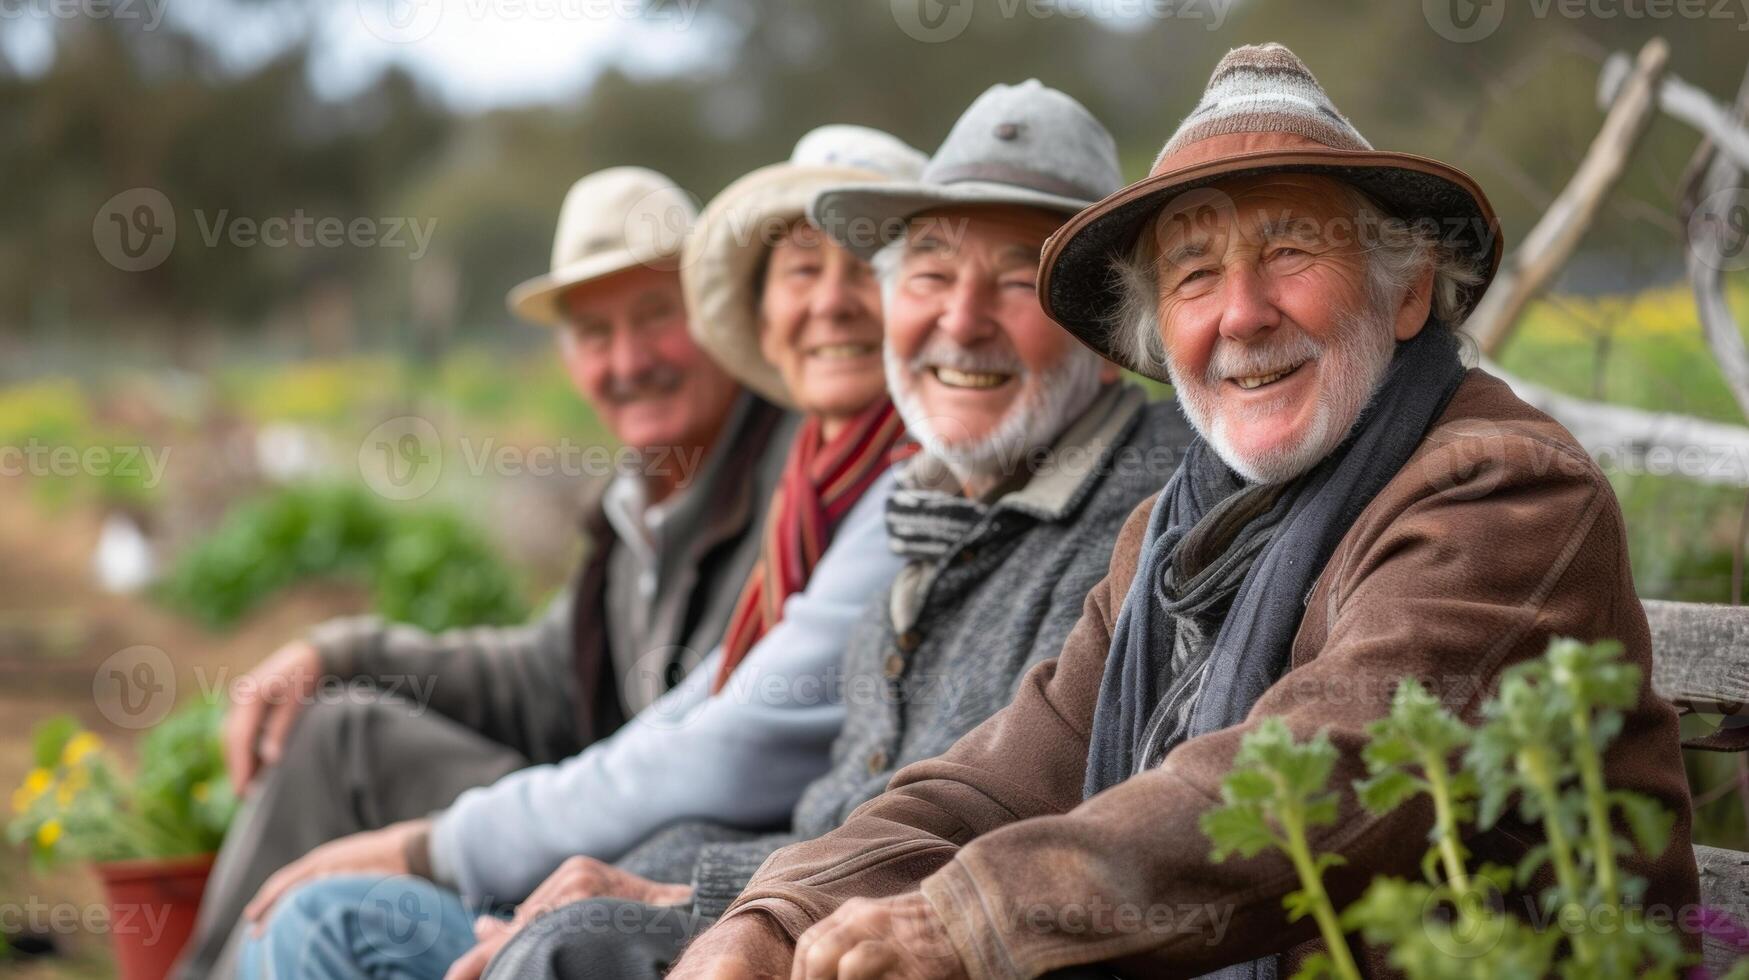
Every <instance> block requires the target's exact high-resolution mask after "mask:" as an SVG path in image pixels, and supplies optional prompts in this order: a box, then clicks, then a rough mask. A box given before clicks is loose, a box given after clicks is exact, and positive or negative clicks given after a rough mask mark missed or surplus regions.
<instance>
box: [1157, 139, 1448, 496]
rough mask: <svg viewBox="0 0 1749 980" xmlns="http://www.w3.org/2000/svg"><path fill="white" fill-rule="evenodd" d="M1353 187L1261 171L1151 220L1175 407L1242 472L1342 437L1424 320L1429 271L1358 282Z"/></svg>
mask: <svg viewBox="0 0 1749 980" xmlns="http://www.w3.org/2000/svg"><path fill="white" fill-rule="evenodd" d="M1354 201H1355V196H1354V195H1353V194H1351V193H1345V189H1344V185H1342V184H1339V183H1338V182H1337V181H1335V180H1334V179H1332V178H1328V177H1323V176H1316V175H1310V174H1291V173H1290V174H1271V175H1262V176H1251V177H1241V178H1234V179H1231V180H1228V181H1224V182H1222V183H1220V184H1218V185H1216V186H1215V187H1213V188H1203V189H1200V190H1193V191H1188V192H1186V193H1184V194H1182V195H1180V196H1179V197H1178V198H1176V199H1174V200H1173V201H1171V202H1169V203H1168V204H1167V205H1166V207H1165V208H1164V209H1163V210H1162V211H1161V213H1160V215H1159V216H1158V217H1157V218H1156V219H1155V221H1154V223H1153V225H1152V228H1151V235H1152V237H1151V239H1150V240H1149V242H1148V244H1149V245H1150V247H1151V248H1152V249H1153V255H1154V267H1155V279H1156V282H1157V288H1158V293H1157V296H1158V301H1159V304H1158V323H1159V325H1160V334H1161V339H1162V340H1163V341H1164V343H1165V349H1166V367H1167V371H1168V372H1169V374H1170V376H1171V378H1172V381H1173V384H1174V387H1175V388H1176V390H1177V393H1178V399H1179V402H1180V404H1181V405H1182V406H1183V407H1184V410H1185V414H1186V415H1187V416H1188V417H1189V419H1190V421H1191V423H1192V424H1193V425H1195V426H1196V428H1197V431H1199V432H1200V433H1202V435H1203V437H1204V438H1205V439H1208V440H1209V443H1210V444H1211V445H1212V446H1213V447H1214V449H1215V450H1216V452H1218V453H1219V454H1220V455H1221V458H1222V459H1223V460H1225V461H1226V463H1227V465H1229V466H1231V467H1233V469H1234V470H1236V471H1237V472H1238V473H1239V474H1240V475H1242V476H1244V477H1246V478H1247V479H1250V480H1252V481H1254V482H1273V481H1277V480H1285V479H1290V478H1292V477H1294V476H1297V475H1299V474H1300V473H1303V472H1304V471H1305V470H1307V469H1310V468H1311V466H1312V465H1313V464H1315V463H1316V462H1317V461H1318V460H1320V459H1322V458H1323V457H1324V456H1326V455H1328V454H1329V453H1330V451H1331V450H1333V449H1335V448H1336V446H1337V445H1338V444H1339V443H1340V442H1341V441H1342V438H1343V437H1344V436H1345V435H1346V434H1347V433H1348V430H1349V429H1350V428H1351V427H1352V426H1353V424H1354V422H1355V420H1356V419H1357V418H1358V417H1359V415H1360V412H1361V410H1362V409H1363V408H1364V407H1365V405H1366V402H1367V400H1368V399H1369V398H1370V396H1371V394H1372V391H1373V389H1374V388H1375V387H1376V386H1377V384H1378V383H1379V381H1380V380H1381V379H1382V378H1383V376H1384V372H1385V369H1386V368H1387V367H1388V366H1389V364H1390V360H1391V356H1392V354H1393V353H1394V351H1395V348H1396V343H1397V342H1398V341H1402V340H1407V339H1409V338H1410V337H1413V336H1415V334H1417V333H1419V332H1420V330H1421V328H1422V325H1423V324H1424V323H1425V322H1426V318H1427V311H1428V297H1429V294H1430V287H1431V276H1432V270H1431V268H1429V270H1428V271H1427V273H1426V274H1425V275H1424V276H1422V277H1420V279H1419V281H1418V282H1417V283H1416V284H1415V285H1413V286H1412V287H1411V288H1409V289H1408V290H1406V291H1402V294H1401V295H1395V296H1381V295H1376V294H1375V293H1376V290H1372V289H1369V280H1368V267H1367V257H1366V252H1365V250H1364V248H1363V247H1362V245H1361V244H1360V243H1361V242H1362V241H1364V237H1363V236H1362V235H1360V234H1358V233H1357V228H1358V227H1359V226H1360V223H1361V219H1360V217H1359V216H1358V215H1357V214H1356V213H1355V207H1354Z"/></svg>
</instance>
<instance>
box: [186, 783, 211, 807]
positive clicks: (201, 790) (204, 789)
mask: <svg viewBox="0 0 1749 980" xmlns="http://www.w3.org/2000/svg"><path fill="white" fill-rule="evenodd" d="M188 792H189V795H190V796H193V797H194V802H196V803H205V802H206V801H207V799H208V798H209V797H211V796H212V795H213V788H212V787H211V786H209V785H207V784H206V783H195V784H194V786H193V788H191V789H190V790H189V791H188Z"/></svg>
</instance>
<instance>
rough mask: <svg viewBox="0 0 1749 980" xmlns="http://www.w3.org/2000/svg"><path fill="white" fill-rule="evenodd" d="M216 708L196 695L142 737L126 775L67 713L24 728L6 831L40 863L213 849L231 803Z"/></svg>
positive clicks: (100, 743) (232, 796)
mask: <svg viewBox="0 0 1749 980" xmlns="http://www.w3.org/2000/svg"><path fill="white" fill-rule="evenodd" d="M221 717H222V710H221V708H220V707H219V706H218V705H216V704H209V703H206V702H201V703H197V704H194V705H191V706H189V707H186V708H183V709H180V710H178V711H176V712H174V713H172V714H171V715H170V716H169V717H168V718H166V719H164V721H163V722H162V723H161V724H159V725H158V726H157V727H155V728H153V729H152V730H151V731H150V732H148V733H147V734H146V736H145V737H144V738H143V739H141V740H140V750H139V763H138V765H137V766H136V767H135V770H134V773H133V775H132V776H129V775H128V774H127V773H126V770H125V769H124V767H123V766H122V765H121V764H120V762H119V761H118V760H117V759H116V758H115V757H114V755H113V754H112V753H111V752H110V750H109V749H108V748H107V747H106V746H105V745H104V744H103V741H102V740H101V739H100V738H98V737H97V735H95V734H94V733H92V732H89V731H84V730H82V729H80V728H79V726H78V723H77V722H75V721H74V720H73V719H72V718H71V717H70V716H66V715H62V716H58V717H55V718H51V719H49V720H48V721H45V722H42V723H41V724H39V725H37V727H36V729H35V730H34V732H33V733H32V752H33V753H34V755H35V759H34V761H35V766H34V767H33V768H32V769H31V770H30V772H29V774H28V775H26V776H25V779H24V782H23V783H22V784H21V785H20V786H19V787H18V788H17V789H16V790H14V791H13V794H12V810H13V819H12V821H11V822H10V823H9V824H8V825H7V828H6V836H7V839H8V840H9V841H10V842H12V843H13V844H28V845H29V847H30V851H31V860H32V863H33V864H35V865H36V866H37V867H38V868H48V867H52V866H55V865H57V864H60V863H62V862H64V861H67V860H87V861H120V860H128V859H134V858H167V857H179V856H183V855H193V854H206V853H210V852H212V851H216V850H217V849H218V846H219V842H220V841H221V840H223V839H224V835H225V830H226V828H227V827H229V826H230V822H231V817H232V815H233V814H234V812H235V810H236V807H237V799H236V795H235V794H234V793H233V792H232V789H231V784H230V780H229V779H228V778H227V777H226V775H225V763H224V751H223V748H222V746H221V744H220V741H219V724H220V719H221Z"/></svg>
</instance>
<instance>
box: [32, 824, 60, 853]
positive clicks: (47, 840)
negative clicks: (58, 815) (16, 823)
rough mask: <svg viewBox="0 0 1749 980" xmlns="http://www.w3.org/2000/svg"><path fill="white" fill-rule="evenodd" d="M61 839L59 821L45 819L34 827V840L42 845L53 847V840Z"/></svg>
mask: <svg viewBox="0 0 1749 980" xmlns="http://www.w3.org/2000/svg"><path fill="white" fill-rule="evenodd" d="M60 839H61V822H60V821H59V820H46V821H44V822H43V825H42V826H41V827H38V828H37V829H36V842H37V843H38V844H40V845H41V846H43V847H54V846H55V841H58V840H60Z"/></svg>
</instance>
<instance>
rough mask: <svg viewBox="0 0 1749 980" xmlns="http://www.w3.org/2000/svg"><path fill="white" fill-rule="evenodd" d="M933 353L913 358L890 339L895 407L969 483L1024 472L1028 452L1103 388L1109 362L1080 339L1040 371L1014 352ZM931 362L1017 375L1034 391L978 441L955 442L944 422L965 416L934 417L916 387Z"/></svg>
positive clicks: (887, 354)
mask: <svg viewBox="0 0 1749 980" xmlns="http://www.w3.org/2000/svg"><path fill="white" fill-rule="evenodd" d="M925 354H928V355H929V356H927V357H925V356H924V354H920V355H919V356H918V357H914V358H912V359H911V361H909V362H906V361H902V360H900V359H899V357H898V355H896V354H894V353H893V348H892V346H891V345H890V344H889V345H887V346H886V347H885V348H884V349H883V358H884V360H885V362H886V371H887V390H888V391H890V392H892V395H893V405H894V406H895V407H896V408H898V410H899V417H900V418H902V419H904V420H905V428H906V430H907V431H909V432H910V433H911V436H912V437H913V438H915V439H916V440H917V442H918V444H919V445H921V446H922V447H923V451H924V452H925V453H928V454H929V455H930V456H933V457H935V458H936V459H938V460H940V461H941V462H942V464H943V465H945V466H946V467H947V468H948V470H949V471H950V472H952V473H953V475H954V477H955V478H956V479H958V480H959V481H960V482H961V483H964V484H976V483H990V482H1000V481H1001V480H1002V479H1003V478H1005V477H1007V476H1008V475H1009V474H1012V473H1015V472H1017V471H1018V469H1019V467H1020V466H1021V465H1022V464H1023V463H1024V462H1025V460H1026V457H1027V455H1028V454H1030V453H1032V452H1033V451H1034V450H1036V449H1040V448H1043V447H1047V446H1049V445H1050V444H1051V442H1052V441H1054V440H1055V439H1056V438H1057V435H1058V434H1059V433H1061V432H1062V431H1063V429H1065V428H1067V427H1068V425H1069V423H1070V422H1072V421H1073V420H1075V419H1076V418H1078V417H1079V416H1080V414H1081V413H1082V412H1083V411H1085V410H1086V408H1087V406H1088V405H1089V404H1091V403H1092V402H1093V399H1094V397H1095V396H1096V395H1098V394H1099V388H1100V383H1099V373H1100V369H1101V368H1102V367H1103V363H1104V362H1103V361H1101V359H1100V358H1099V357H1098V355H1096V354H1094V353H1093V352H1092V351H1089V350H1086V349H1085V348H1083V347H1081V346H1080V345H1079V344H1076V345H1074V346H1072V347H1070V348H1068V349H1067V350H1066V351H1065V352H1064V354H1063V358H1062V360H1061V361H1060V362H1058V363H1057V364H1056V365H1054V366H1052V367H1051V369H1050V370H1049V371H1047V372H1045V373H1044V374H1039V375H1033V374H1029V373H1026V372H1025V369H1024V368H1022V367H1020V364H1019V361H1018V359H1017V358H1013V357H1012V355H1010V356H1008V357H997V358H994V359H992V358H991V357H990V356H986V355H980V354H977V353H973V352H970V351H961V352H960V353H958V354H953V355H947V352H946V351H945V350H938V351H936V352H934V353H930V352H929V351H928V350H927V349H926V351H925ZM944 355H947V356H944ZM993 360H994V363H993ZM924 365H927V366H937V365H941V366H947V367H952V368H956V369H958V370H962V371H990V370H995V371H1000V372H1002V373H1017V377H1018V379H1019V380H1020V382H1021V383H1022V384H1023V385H1025V386H1026V390H1025V391H1023V392H1022V393H1021V396H1020V398H1019V400H1018V401H1017V402H1016V403H1015V404H1014V405H1013V406H1012V407H1010V408H1009V410H1008V413H1007V414H1006V415H1004V416H1003V417H1002V419H1001V421H1000V422H998V423H997V424H996V426H995V427H994V428H992V429H991V430H990V431H989V432H987V433H985V434H984V435H982V436H979V437H978V438H976V439H970V440H966V439H961V440H951V439H949V438H947V437H945V436H944V434H943V432H942V429H943V428H945V427H947V426H946V425H945V424H943V423H947V422H952V423H955V424H957V421H958V420H948V419H943V418H940V417H937V416H932V415H930V414H929V411H928V409H926V408H924V407H923V401H922V399H921V398H920V397H919V396H918V394H917V392H916V390H915V388H914V386H913V381H914V378H915V377H916V375H917V374H920V373H921V372H922V371H923V370H926V367H925V366H924Z"/></svg>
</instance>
